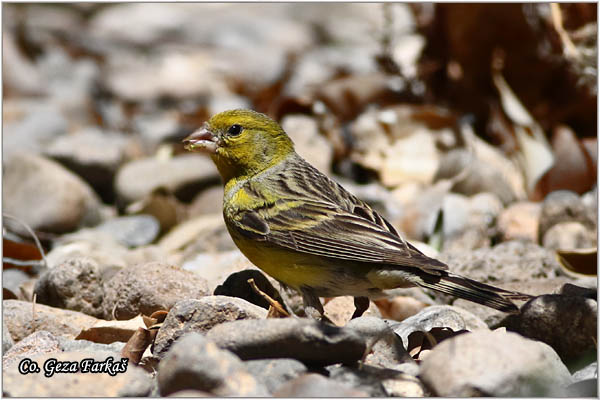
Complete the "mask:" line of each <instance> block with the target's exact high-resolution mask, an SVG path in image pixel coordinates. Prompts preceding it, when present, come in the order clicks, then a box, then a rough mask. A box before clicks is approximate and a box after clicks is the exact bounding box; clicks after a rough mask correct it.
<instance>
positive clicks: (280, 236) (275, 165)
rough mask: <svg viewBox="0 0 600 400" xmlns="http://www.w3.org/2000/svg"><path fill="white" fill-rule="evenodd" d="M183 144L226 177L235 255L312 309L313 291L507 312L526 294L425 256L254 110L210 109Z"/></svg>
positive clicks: (315, 298)
mask: <svg viewBox="0 0 600 400" xmlns="http://www.w3.org/2000/svg"><path fill="white" fill-rule="evenodd" d="M238 130H239V132H238ZM186 147H187V148H188V149H189V150H204V151H207V150H208V152H209V153H210V154H211V156H212V158H213V160H214V161H215V164H216V165H217V168H218V169H219V172H220V173H221V176H222V177H223V180H224V184H225V194H224V199H223V216H224V219H225V223H226V225H227V228H228V230H229V233H230V234H231V236H232V238H233V240H234V242H235V243H236V245H237V246H238V247H239V248H240V250H241V251H242V252H243V253H244V255H246V257H248V259H250V261H252V263H254V264H255V265H256V266H258V267H259V268H261V269H262V270H263V271H265V272H266V273H268V274H269V275H271V276H273V277H274V278H275V279H277V280H279V281H280V282H282V283H284V284H286V285H287V286H290V287H292V288H294V289H296V290H299V291H300V292H301V293H302V295H303V298H304V302H305V306H310V307H314V308H315V309H316V310H317V311H319V312H320V313H322V306H321V303H320V301H319V299H318V297H334V296H342V295H351V296H354V297H355V298H357V297H377V296H380V295H381V294H382V291H383V290H386V289H392V288H397V287H407V286H414V285H417V286H421V287H425V288H430V289H434V290H437V291H440V292H444V293H447V294H451V295H454V296H456V297H461V298H464V299H467V300H471V301H474V302H477V303H480V304H484V305H487V306H490V307H493V308H496V309H499V310H502V311H507V312H514V311H517V310H518V309H517V307H516V306H515V305H514V304H513V303H512V302H511V300H510V299H524V298H526V297H527V296H526V295H523V294H520V293H514V292H509V291H506V290H502V289H498V288H494V287H492V286H489V285H485V284H482V283H479V282H476V281H473V280H471V279H468V278H464V277H461V276H458V275H455V274H452V273H451V272H449V271H448V267H447V266H446V265H445V264H444V263H442V262H440V261H438V260H435V259H432V258H430V257H427V256H425V255H424V254H423V253H421V252H420V251H419V250H417V249H416V248H415V247H413V246H412V245H410V244H409V243H408V242H406V241H404V240H403V239H402V238H401V237H400V235H399V234H398V232H397V231H396V230H395V229H394V227H393V226H392V225H391V224H390V223H389V222H388V221H386V220H385V219H384V218H383V217H382V216H381V215H379V214H378V213H377V212H375V211H374V210H373V209H372V208H371V207H370V206H369V205H368V204H366V203H365V202H363V201H361V200H360V199H358V198H356V197H355V196H354V195H352V194H351V193H349V192H347V191H346V190H345V189H344V188H343V187H341V186H340V185H339V184H337V183H336V182H334V181H332V180H331V179H329V178H328V177H326V176H325V175H323V174H322V173H321V172H319V171H318V170H317V169H315V168H314V167H313V166H311V165H310V164H309V163H307V162H306V161H305V160H304V159H303V158H302V157H300V156H299V155H298V154H297V153H296V152H295V151H294V149H293V143H292V142H291V140H290V139H289V137H288V136H287V135H286V134H285V132H284V131H283V130H282V129H281V127H279V125H278V124H277V123H276V122H274V121H273V120H271V119H270V118H268V117H267V116H265V115H263V114H259V113H256V112H253V111H248V110H233V111H226V112H224V113H221V114H217V115H215V116H214V117H213V118H211V119H210V121H209V122H208V123H207V124H206V126H205V127H204V128H203V129H202V130H200V131H198V132H196V133H194V134H192V135H190V136H189V137H188V138H187V139H186Z"/></svg>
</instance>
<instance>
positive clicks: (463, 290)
mask: <svg viewBox="0 0 600 400" xmlns="http://www.w3.org/2000/svg"><path fill="white" fill-rule="evenodd" d="M440 272H441V274H440V275H433V274H428V273H426V272H424V271H423V272H422V273H420V274H418V277H417V276H415V279H414V280H413V282H414V283H415V284H417V285H418V286H421V287H423V288H427V289H433V290H436V291H438V292H442V293H446V294H449V295H451V296H455V297H459V298H461V299H465V300H469V301H472V302H475V303H479V304H483V305H484V306H488V307H491V308H495V309H496V310H500V311H503V312H507V313H518V312H519V308H518V307H517V306H516V305H515V304H514V303H513V302H512V301H511V300H529V299H531V298H532V296H530V295H528V294H523V293H518V292H511V291H509V290H504V289H500V288H497V287H494V286H490V285H486V284H484V283H481V282H477V281H474V280H472V279H469V278H465V277H463V276H460V275H455V274H452V273H449V272H446V271H440Z"/></svg>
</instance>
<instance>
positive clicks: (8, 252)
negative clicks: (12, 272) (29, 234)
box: [2, 237, 43, 271]
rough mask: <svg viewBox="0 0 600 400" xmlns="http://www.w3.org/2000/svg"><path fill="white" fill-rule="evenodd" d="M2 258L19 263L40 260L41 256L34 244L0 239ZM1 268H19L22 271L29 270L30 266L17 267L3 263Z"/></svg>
mask: <svg viewBox="0 0 600 400" xmlns="http://www.w3.org/2000/svg"><path fill="white" fill-rule="evenodd" d="M2 258H9V259H15V260H21V261H36V260H42V258H43V257H42V254H41V253H40V251H39V250H38V248H37V246H36V245H35V244H31V243H26V242H16V241H14V240H10V239H7V238H6V237H4V238H2ZM3 268H19V269H21V270H23V271H27V270H29V269H31V266H18V265H14V264H11V263H10V262H3Z"/></svg>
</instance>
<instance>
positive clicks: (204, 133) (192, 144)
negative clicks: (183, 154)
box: [183, 126, 218, 154]
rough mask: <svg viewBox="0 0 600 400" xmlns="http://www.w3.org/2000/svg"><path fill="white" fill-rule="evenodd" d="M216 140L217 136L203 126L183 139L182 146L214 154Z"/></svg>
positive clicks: (190, 149)
mask: <svg viewBox="0 0 600 400" xmlns="http://www.w3.org/2000/svg"><path fill="white" fill-rule="evenodd" d="M217 141H218V138H217V137H216V136H215V135H214V134H213V133H212V132H211V131H209V130H208V129H207V127H206V126H203V127H202V128H200V129H198V130H197V131H195V132H194V133H192V134H191V135H189V136H188V137H186V138H185V139H183V147H184V148H185V149H186V150H189V151H198V152H202V153H208V154H214V153H216V152H217Z"/></svg>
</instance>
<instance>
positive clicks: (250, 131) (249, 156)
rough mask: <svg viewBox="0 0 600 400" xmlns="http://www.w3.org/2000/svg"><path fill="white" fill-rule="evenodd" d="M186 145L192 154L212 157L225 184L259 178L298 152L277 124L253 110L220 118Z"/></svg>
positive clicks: (214, 119)
mask: <svg viewBox="0 0 600 400" xmlns="http://www.w3.org/2000/svg"><path fill="white" fill-rule="evenodd" d="M183 143H184V146H185V148H186V149H187V150H189V151H197V152H203V153H208V154H210V156H211V157H212V159H213V161H214V162H215V164H216V166H217V169H218V170H219V173H220V174H221V177H222V178H223V180H224V181H225V182H227V181H229V180H230V179H232V178H241V177H247V176H252V175H254V174H257V173H259V172H261V171H263V170H265V169H266V168H269V167H271V166H273V165H275V164H277V163H278V162H279V161H281V160H283V159H284V158H286V157H287V156H289V155H290V154H292V153H293V152H294V144H293V142H292V140H291V139H290V138H289V136H288V135H287V134H286V133H285V131H284V130H283V129H282V128H281V127H280V126H279V124H278V123H277V122H275V121H273V120H272V119H271V118H269V117H267V116H266V115H264V114H260V113H257V112H255V111H251V110H230V111H224V112H222V113H219V114H216V115H215V116H213V117H212V118H211V119H210V120H209V121H208V122H206V123H205V124H204V126H203V127H202V128H200V129H198V130H197V131H196V132H194V133H192V134H191V135H189V136H188V137H187V138H185V139H184V140H183Z"/></svg>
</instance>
